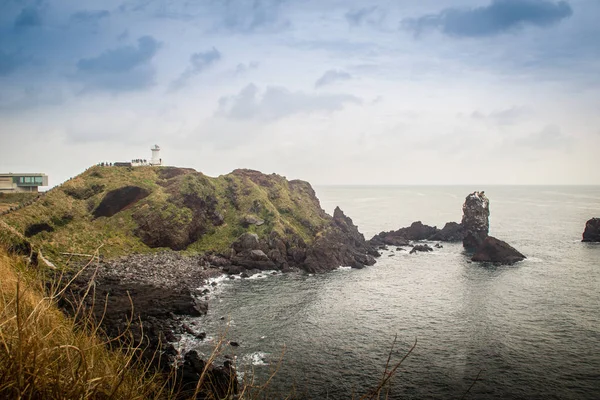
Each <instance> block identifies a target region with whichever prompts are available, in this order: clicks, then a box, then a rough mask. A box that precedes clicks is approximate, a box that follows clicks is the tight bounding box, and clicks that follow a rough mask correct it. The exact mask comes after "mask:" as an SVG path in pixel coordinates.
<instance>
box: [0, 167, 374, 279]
mask: <svg viewBox="0 0 600 400" xmlns="http://www.w3.org/2000/svg"><path fill="white" fill-rule="evenodd" d="M340 212H341V211H340ZM336 213H337V211H336ZM342 215H343V213H342ZM0 219H2V220H3V221H4V222H6V223H7V224H8V225H9V226H11V227H13V228H15V229H16V230H17V231H19V232H21V233H23V234H25V235H26V236H28V237H29V240H30V241H31V243H32V244H33V245H35V246H36V247H38V248H40V249H43V251H44V254H48V255H51V256H52V257H53V258H55V259H62V261H64V260H65V259H66V258H68V257H69V255H65V254H63V253H78V254H92V253H94V252H95V251H96V249H98V248H99V247H100V246H102V247H101V248H100V254H102V255H103V256H106V257H109V258H110V257H115V256H120V255H126V254H129V253H145V252H153V251H154V249H171V250H175V251H185V252H186V253H192V254H193V253H198V252H212V253H214V254H215V255H219V256H220V257H221V258H223V259H224V260H225V261H220V262H221V263H222V264H223V265H227V264H232V265H239V266H241V267H244V268H255V267H259V268H262V269H264V268H278V269H285V268H291V267H297V268H303V269H308V270H311V271H313V270H314V271H322V270H328V269H332V268H337V267H339V266H340V265H354V266H359V265H365V264H369V263H372V260H371V259H370V258H369V257H367V256H366V255H367V253H368V252H369V250H370V248H369V246H367V245H366V243H365V241H364V238H362V235H360V233H359V232H358V230H357V229H356V227H355V226H354V225H352V223H351V221H350V223H349V224H343V223H340V221H341V220H343V218H342V217H341V216H337V217H336V216H334V217H331V216H329V215H327V214H326V213H325V212H324V211H323V210H322V209H321V206H320V203H319V200H318V199H317V197H316V195H315V192H314V190H313V189H312V187H311V186H310V184H309V183H308V182H304V181H299V180H292V181H288V180H287V179H285V178H284V177H282V176H279V175H276V174H271V175H266V174H262V173H260V172H258V171H252V170H235V171H233V172H232V173H230V174H227V175H222V176H219V177H217V178H211V177H208V176H205V175H203V174H202V173H200V172H196V171H194V170H192V169H184V168H173V167H138V168H119V167H92V168H90V169H89V170H87V171H86V172H84V173H83V174H81V175H79V176H77V177H75V178H73V179H72V180H70V181H68V182H66V183H65V184H63V185H61V186H60V187H57V188H54V189H53V190H51V191H50V192H48V193H47V194H45V195H43V196H41V197H40V198H39V199H37V200H36V201H34V202H33V203H32V204H30V205H28V206H26V207H23V208H21V209H19V210H16V211H13V212H10V213H8V214H6V215H3V216H2V217H0ZM244 234H250V235H254V236H255V237H256V243H252V244H251V245H250V247H248V248H240V247H239V246H238V247H237V250H236V248H235V246H234V243H236V241H238V242H239V240H238V239H239V238H241V237H242V236H243V235H244ZM254 236H253V237H254ZM325 249H327V250H331V249H334V250H335V251H334V253H335V254H337V256H336V257H324V256H321V257H319V256H317V255H316V254H318V253H319V252H320V251H321V250H323V251H324V250H325ZM307 260H308V261H307ZM338 262H340V263H341V264H339V265H335V264H337V263H338Z"/></svg>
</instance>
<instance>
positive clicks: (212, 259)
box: [206, 255, 231, 267]
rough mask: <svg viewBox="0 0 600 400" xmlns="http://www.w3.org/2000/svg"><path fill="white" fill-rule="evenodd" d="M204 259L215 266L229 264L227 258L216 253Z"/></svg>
mask: <svg viewBox="0 0 600 400" xmlns="http://www.w3.org/2000/svg"><path fill="white" fill-rule="evenodd" d="M206 260H207V261H208V262H209V263H210V265H214V266H217V267H224V266H226V265H230V264H231V262H230V261H229V260H228V259H227V258H225V257H221V256H216V255H209V256H208V257H207V259H206Z"/></svg>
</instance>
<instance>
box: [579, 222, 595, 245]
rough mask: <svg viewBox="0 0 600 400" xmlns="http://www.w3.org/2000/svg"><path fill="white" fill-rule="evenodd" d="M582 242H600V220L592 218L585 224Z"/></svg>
mask: <svg viewBox="0 0 600 400" xmlns="http://www.w3.org/2000/svg"><path fill="white" fill-rule="evenodd" d="M581 241H582V242H600V218H592V219H590V220H588V221H587V222H586V223H585V230H584V231H583V239H582V240H581Z"/></svg>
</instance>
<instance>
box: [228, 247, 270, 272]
mask: <svg viewBox="0 0 600 400" xmlns="http://www.w3.org/2000/svg"><path fill="white" fill-rule="evenodd" d="M231 262H232V263H233V264H234V265H239V266H241V267H244V268H257V269H259V270H262V271H264V270H268V269H274V268H276V265H275V263H274V262H273V261H271V260H270V259H269V257H268V256H267V255H266V254H265V253H264V252H263V251H262V250H244V251H242V252H240V253H236V255H235V256H234V257H232V259H231Z"/></svg>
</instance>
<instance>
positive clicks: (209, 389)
mask: <svg viewBox="0 0 600 400" xmlns="http://www.w3.org/2000/svg"><path fill="white" fill-rule="evenodd" d="M202 375H204V381H203V385H202V386H201V387H200V391H199V393H197V395H196V396H194V395H195V394H196V388H197V386H198V383H199V381H200V377H201V376H202ZM170 379H171V381H170V382H169V383H170V384H171V385H172V386H174V390H173V391H174V392H175V393H177V394H178V398H181V399H184V398H185V399H189V398H195V399H201V398H219V399H221V398H229V397H230V396H232V395H235V394H236V393H237V392H238V382H237V374H236V372H235V369H234V368H233V366H232V365H231V363H230V362H228V361H225V363H223V367H215V366H214V365H212V364H210V365H208V366H207V365H206V362H205V361H204V360H202V359H201V358H200V357H199V355H198V353H197V352H196V351H195V350H191V351H189V352H187V353H186V354H185V355H184V362H183V365H181V367H179V368H178V370H177V373H176V374H174V375H173V376H171V377H170ZM207 393H210V395H207Z"/></svg>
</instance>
